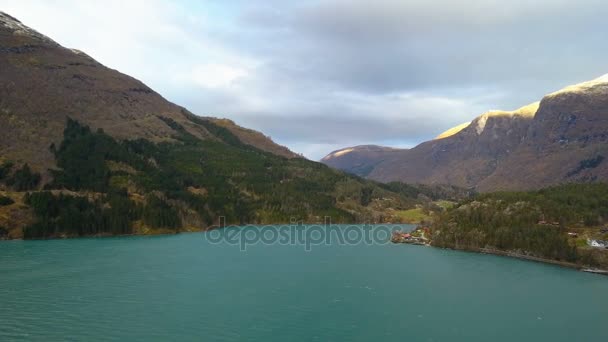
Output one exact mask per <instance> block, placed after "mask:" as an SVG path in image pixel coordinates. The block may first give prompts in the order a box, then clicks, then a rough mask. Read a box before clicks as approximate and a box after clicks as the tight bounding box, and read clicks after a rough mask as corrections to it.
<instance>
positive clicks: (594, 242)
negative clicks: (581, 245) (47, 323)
mask: <svg viewBox="0 0 608 342" xmlns="http://www.w3.org/2000/svg"><path fill="white" fill-rule="evenodd" d="M587 244H588V245H589V246H591V247H601V248H606V247H608V242H606V241H602V240H589V239H587Z"/></svg>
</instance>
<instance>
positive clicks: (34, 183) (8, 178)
mask: <svg viewBox="0 0 608 342" xmlns="http://www.w3.org/2000/svg"><path fill="white" fill-rule="evenodd" d="M14 166H15V164H14V163H13V162H11V161H6V162H4V163H2V165H0V182H4V184H6V185H7V186H8V187H9V188H11V189H13V190H15V191H28V190H34V189H36V188H38V186H39V185H40V180H41V178H42V177H41V176H40V174H39V173H37V172H33V171H32V169H31V168H30V166H29V165H28V164H27V163H26V164H23V165H22V166H21V167H20V168H18V169H16V170H14V171H13V169H14Z"/></svg>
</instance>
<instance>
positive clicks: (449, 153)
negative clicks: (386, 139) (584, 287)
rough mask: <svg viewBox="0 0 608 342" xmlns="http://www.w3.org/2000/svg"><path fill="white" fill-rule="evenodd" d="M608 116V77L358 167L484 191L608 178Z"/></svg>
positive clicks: (379, 175) (392, 177) (382, 177)
mask: <svg viewBox="0 0 608 342" xmlns="http://www.w3.org/2000/svg"><path fill="white" fill-rule="evenodd" d="M607 120H608V76H606V75H604V76H602V77H600V78H597V79H594V80H591V81H588V82H583V83H579V84H576V85H572V86H569V87H565V88H563V89H561V90H558V91H555V92H553V93H550V94H548V95H546V96H544V97H543V99H542V100H541V101H539V102H535V103H532V104H530V105H527V106H524V107H521V108H519V109H517V110H514V111H489V112H486V113H483V114H481V115H479V116H477V117H476V118H475V119H473V120H472V121H471V123H470V124H468V125H466V126H465V127H462V128H460V129H457V130H456V132H455V133H452V134H448V135H447V136H444V137H442V138H441V139H437V138H436V139H434V140H430V141H426V142H423V143H421V144H419V145H417V146H416V147H414V148H411V149H409V150H401V151H398V152H396V153H394V154H393V155H391V156H390V157H388V158H383V159H382V161H380V162H377V163H375V164H373V165H371V164H363V165H358V167H359V168H366V167H367V168H368V169H370V171H369V173H368V174H367V175H366V176H367V177H368V178H370V179H374V180H378V181H381V182H390V181H402V182H407V183H422V184H450V185H455V186H460V187H466V188H475V189H477V190H479V191H483V192H487V191H495V190H528V189H538V188H541V187H546V186H550V185H556V184H560V183H569V182H589V181H598V180H604V181H605V180H608V166H607V165H605V164H604V163H602V161H603V157H604V155H606V154H608V149H607V148H606V144H605V142H606V141H607V140H608V133H607V131H608V121H607ZM449 131H450V130H448V132H449ZM330 159H334V160H332V161H331V163H329V162H328V160H327V159H325V160H324V162H325V163H327V164H328V165H332V164H333V165H341V166H342V167H341V168H342V169H345V170H348V168H349V165H348V163H347V161H345V160H342V161H340V160H337V159H340V157H339V156H338V157H337V158H330ZM368 159H370V160H374V156H373V155H372V156H368ZM595 159H597V160H600V162H599V163H597V165H594V166H593V167H585V165H592V164H595V163H589V160H595ZM581 165H582V167H581Z"/></svg>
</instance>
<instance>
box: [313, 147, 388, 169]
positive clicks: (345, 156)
mask: <svg viewBox="0 0 608 342" xmlns="http://www.w3.org/2000/svg"><path fill="white" fill-rule="evenodd" d="M398 151H400V150H399V149H395V148H391V147H382V146H376V145H361V146H354V147H348V148H343V149H341V150H336V151H333V152H331V153H330V154H328V155H327V156H325V157H324V158H323V159H321V162H322V163H324V164H326V165H328V166H331V167H333V168H336V169H340V170H343V171H346V172H349V173H352V174H355V175H358V176H361V177H366V176H367V175H368V174H369V173H370V172H371V171H372V170H373V169H374V166H376V165H378V164H379V163H380V162H382V161H383V160H385V159H387V158H388V157H389V156H390V155H392V154H394V153H395V152H398Z"/></svg>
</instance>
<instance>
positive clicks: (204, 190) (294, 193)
mask: <svg viewBox="0 0 608 342" xmlns="http://www.w3.org/2000/svg"><path fill="white" fill-rule="evenodd" d="M188 118H189V119H190V120H192V122H193V123H195V124H198V125H202V126H204V128H205V129H207V130H208V131H209V132H211V133H213V134H214V135H215V136H216V137H217V138H218V139H207V140H200V139H198V138H196V137H194V136H192V135H191V134H190V133H188V132H187V130H186V129H185V128H184V127H182V126H181V125H180V124H179V123H177V122H176V121H174V120H172V119H168V118H164V119H163V121H164V122H165V123H166V124H167V125H168V126H170V127H171V128H173V129H174V130H176V131H177V132H178V134H176V135H175V136H174V139H175V142H173V143H160V144H154V143H151V142H149V141H146V140H142V139H138V140H129V141H123V142H118V141H116V140H114V139H113V138H112V137H110V136H108V135H107V134H105V133H104V132H103V131H101V130H98V131H96V132H93V131H92V130H91V129H90V128H89V127H87V126H83V125H81V124H80V123H78V122H76V121H74V120H71V119H68V122H67V125H66V128H65V131H64V140H63V142H62V143H61V145H60V146H59V147H58V148H56V147H54V146H53V147H52V150H53V152H54V153H55V156H56V159H57V165H58V166H59V167H60V169H58V170H53V171H52V173H53V178H54V181H53V182H52V183H50V184H49V185H47V186H46V188H47V189H70V190H74V191H82V190H89V191H94V192H101V193H106V192H108V191H111V190H117V189H120V188H121V187H122V188H126V187H129V186H130V187H131V189H130V191H137V192H139V193H143V194H149V193H152V192H159V193H162V195H163V196H164V197H165V198H166V199H167V200H168V203H185V204H186V205H188V206H189V207H190V208H191V209H193V210H195V211H196V212H197V213H198V214H199V216H200V217H201V219H202V220H203V222H205V224H207V225H211V224H213V223H215V222H217V220H218V218H219V216H223V217H225V218H226V222H228V223H231V224H240V223H276V222H289V220H290V219H291V218H298V219H303V220H308V219H310V218H311V217H323V216H331V217H332V219H333V220H334V221H335V222H354V221H356V220H358V219H359V218H357V217H355V216H354V215H353V214H352V213H350V212H347V211H345V210H343V209H340V208H339V206H338V200H337V198H338V197H341V198H343V199H344V200H345V201H346V200H348V198H345V197H344V193H343V192H341V191H340V189H339V188H338V186H337V185H338V184H340V183H341V182H342V181H343V180H344V179H353V177H352V176H348V175H345V174H344V173H342V172H338V171H335V170H332V169H330V168H329V167H327V166H325V165H322V164H320V163H315V162H311V161H308V160H305V159H301V158H294V159H287V158H284V157H279V156H276V155H273V154H271V153H268V152H264V151H261V150H258V149H256V148H255V147H252V146H249V145H244V144H243V143H241V142H240V140H239V139H238V138H237V137H236V136H234V135H233V134H232V133H231V132H230V131H229V130H228V129H226V128H224V127H221V126H218V125H216V124H214V123H212V122H211V121H209V120H206V119H203V118H198V117H193V116H188ZM108 161H114V162H117V163H121V164H123V165H125V166H128V167H129V168H130V169H132V170H134V172H126V171H124V170H123V171H121V170H111V168H110V167H109V166H108ZM355 183H356V186H357V191H356V196H355V197H357V198H356V199H355V198H353V200H354V201H355V202H357V203H359V205H361V206H366V205H368V204H369V203H370V202H371V201H372V199H373V198H375V197H378V196H381V195H382V194H385V193H387V192H388V191H387V190H385V189H382V188H380V187H379V186H378V185H377V184H375V183H372V182H369V181H365V180H356V181H355ZM392 195H393V196H395V197H400V195H395V194H392ZM359 197H361V198H359ZM145 217H146V218H147V219H149V220H151V221H159V220H160V218H154V215H153V214H152V213H150V215H145ZM171 220H172V219H171ZM161 221H162V220H161Z"/></svg>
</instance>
